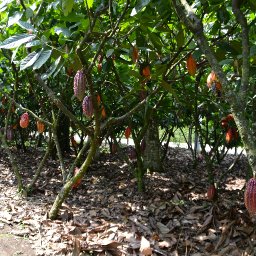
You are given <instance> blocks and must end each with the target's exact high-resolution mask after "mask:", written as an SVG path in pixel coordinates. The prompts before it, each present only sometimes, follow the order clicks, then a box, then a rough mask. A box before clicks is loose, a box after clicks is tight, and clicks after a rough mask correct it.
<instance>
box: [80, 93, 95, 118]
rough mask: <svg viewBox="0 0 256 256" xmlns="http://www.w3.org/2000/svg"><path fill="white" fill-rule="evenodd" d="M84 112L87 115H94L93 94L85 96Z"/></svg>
mask: <svg viewBox="0 0 256 256" xmlns="http://www.w3.org/2000/svg"><path fill="white" fill-rule="evenodd" d="M82 108H83V114H84V115H85V116H88V117H91V116H92V115H93V105H92V97H91V96H85V97H84V100H83V103H82Z"/></svg>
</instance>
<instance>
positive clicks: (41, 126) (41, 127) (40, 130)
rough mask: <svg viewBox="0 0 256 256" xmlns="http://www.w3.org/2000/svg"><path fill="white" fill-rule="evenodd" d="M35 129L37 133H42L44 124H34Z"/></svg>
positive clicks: (38, 122)
mask: <svg viewBox="0 0 256 256" xmlns="http://www.w3.org/2000/svg"><path fill="white" fill-rule="evenodd" d="M36 127H37V131H38V132H39V133H43V132H44V130H45V126H44V123H43V122H41V121H39V120H38V121H37V122H36Z"/></svg>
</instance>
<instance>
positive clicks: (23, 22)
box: [17, 20, 34, 31]
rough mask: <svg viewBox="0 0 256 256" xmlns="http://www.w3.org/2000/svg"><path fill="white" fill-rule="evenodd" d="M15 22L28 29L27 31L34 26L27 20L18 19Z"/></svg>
mask: <svg viewBox="0 0 256 256" xmlns="http://www.w3.org/2000/svg"><path fill="white" fill-rule="evenodd" d="M17 24H18V25H19V26H20V27H21V28H24V29H26V30H29V31H34V27H33V26H32V25H31V24H30V23H28V22H25V21H22V20H19V21H18V22H17Z"/></svg>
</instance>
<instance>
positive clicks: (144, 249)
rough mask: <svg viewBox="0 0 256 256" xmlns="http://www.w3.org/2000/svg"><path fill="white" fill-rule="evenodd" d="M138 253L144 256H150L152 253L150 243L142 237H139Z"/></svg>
mask: <svg viewBox="0 0 256 256" xmlns="http://www.w3.org/2000/svg"><path fill="white" fill-rule="evenodd" d="M140 252H141V254H142V255H145V256H148V255H152V253H153V251H152V248H150V242H149V241H148V240H147V239H146V238H145V237H144V236H142V237H141V241H140Z"/></svg>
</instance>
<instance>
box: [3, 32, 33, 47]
mask: <svg viewBox="0 0 256 256" xmlns="http://www.w3.org/2000/svg"><path fill="white" fill-rule="evenodd" d="M34 38H35V35H29V34H18V35H14V36H11V37H9V38H7V39H6V40H4V41H3V42H2V43H1V44H0V48H3V49H12V48H16V47H19V46H20V45H22V44H24V43H26V42H29V41H30V40H33V39H34Z"/></svg>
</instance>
